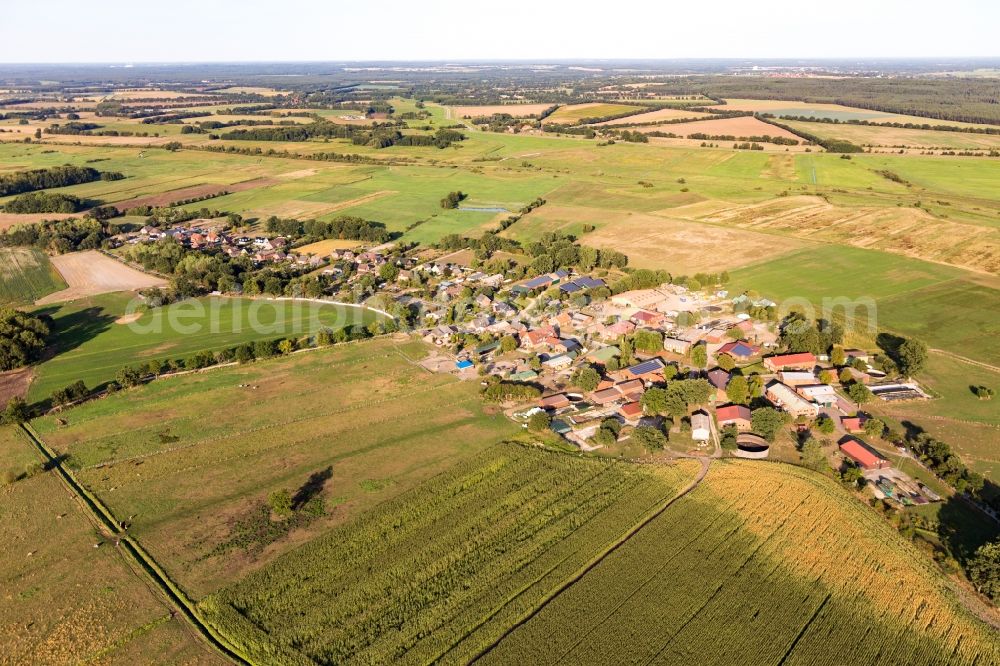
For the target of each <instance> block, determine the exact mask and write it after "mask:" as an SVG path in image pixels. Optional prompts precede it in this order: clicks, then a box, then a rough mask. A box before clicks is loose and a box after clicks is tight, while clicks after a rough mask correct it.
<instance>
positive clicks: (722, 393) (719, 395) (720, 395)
mask: <svg viewBox="0 0 1000 666" xmlns="http://www.w3.org/2000/svg"><path fill="white" fill-rule="evenodd" d="M705 376H706V378H707V379H708V383H709V384H711V385H712V386H714V387H715V399H716V400H726V399H727V396H726V387H727V386H729V373H728V372H726V371H725V370H723V369H722V368H713V369H711V370H709V371H708V372H707V373H706V375H705Z"/></svg>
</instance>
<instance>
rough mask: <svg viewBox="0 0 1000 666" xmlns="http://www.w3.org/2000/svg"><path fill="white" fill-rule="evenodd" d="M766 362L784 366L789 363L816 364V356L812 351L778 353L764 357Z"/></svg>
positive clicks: (774, 365) (775, 365)
mask: <svg viewBox="0 0 1000 666" xmlns="http://www.w3.org/2000/svg"><path fill="white" fill-rule="evenodd" d="M764 361H765V362H767V363H770V364H771V365H772V366H773V367H782V366H788V365H810V364H812V365H815V364H816V356H814V355H813V354H812V353H810V352H799V353H797V354H778V355H777V356H768V357H767V358H765V359H764Z"/></svg>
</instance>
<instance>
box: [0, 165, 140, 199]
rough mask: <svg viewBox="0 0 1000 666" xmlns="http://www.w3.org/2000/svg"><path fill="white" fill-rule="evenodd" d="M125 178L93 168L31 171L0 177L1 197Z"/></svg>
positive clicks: (59, 168)
mask: <svg viewBox="0 0 1000 666" xmlns="http://www.w3.org/2000/svg"><path fill="white" fill-rule="evenodd" d="M124 177H125V176H124V175H123V174H121V173H118V172H116V171H98V170H97V169H94V168H92V167H79V166H71V165H69V164H67V165H64V166H57V167H50V168H48V169H31V170H30V171H19V172H17V173H10V174H2V175H0V197H7V196H11V195H14V194H23V193H25V192H34V191H36V190H46V189H49V188H52V187H68V186H70V185H79V184H81V183H91V182H94V181H96V180H121V179H122V178H124Z"/></svg>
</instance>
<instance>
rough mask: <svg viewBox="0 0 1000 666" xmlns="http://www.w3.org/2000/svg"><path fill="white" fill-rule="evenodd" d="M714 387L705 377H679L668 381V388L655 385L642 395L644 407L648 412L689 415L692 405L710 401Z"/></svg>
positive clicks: (676, 415)
mask: <svg viewBox="0 0 1000 666" xmlns="http://www.w3.org/2000/svg"><path fill="white" fill-rule="evenodd" d="M713 391H714V389H713V388H712V385H711V384H709V383H708V381H707V380H704V379H679V380H675V381H671V382H668V383H667V385H666V388H657V387H653V388H651V389H649V390H647V391H646V392H645V393H644V394H643V395H642V407H643V409H644V410H645V411H646V413H647V414H666V415H670V416H672V417H674V418H681V417H683V416H687V413H688V410H689V409H690V407H691V406H692V405H701V404H704V403H706V402H708V399H709V397H710V396H711V395H712V393H713Z"/></svg>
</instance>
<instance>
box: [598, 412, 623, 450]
mask: <svg viewBox="0 0 1000 666" xmlns="http://www.w3.org/2000/svg"><path fill="white" fill-rule="evenodd" d="M621 431H622V424H621V423H620V422H619V421H618V419H616V418H607V419H604V420H603V421H601V426H600V427H599V428H598V429H597V432H595V433H594V434H593V435H591V437H590V441H591V442H592V443H593V444H595V445H597V446H611V445H612V444H614V443H615V442H617V441H618V435H620V434H621Z"/></svg>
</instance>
